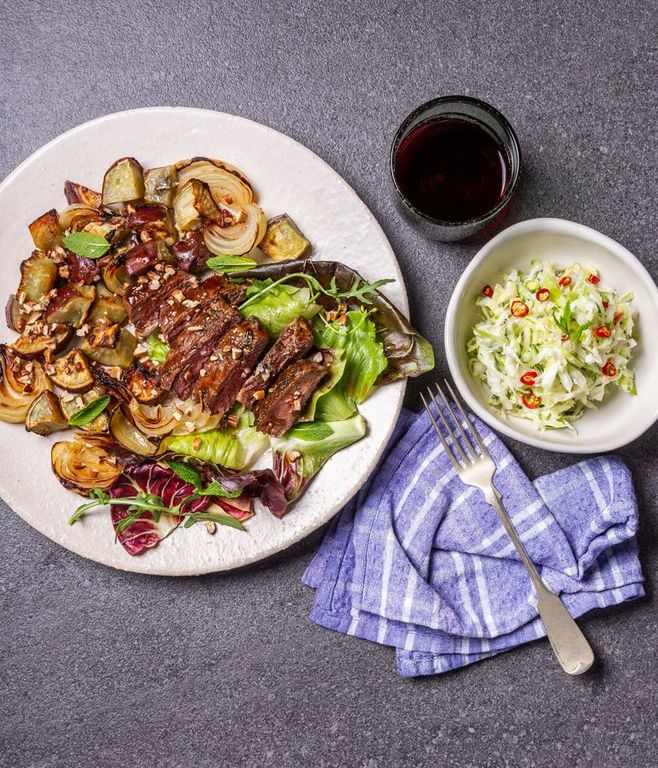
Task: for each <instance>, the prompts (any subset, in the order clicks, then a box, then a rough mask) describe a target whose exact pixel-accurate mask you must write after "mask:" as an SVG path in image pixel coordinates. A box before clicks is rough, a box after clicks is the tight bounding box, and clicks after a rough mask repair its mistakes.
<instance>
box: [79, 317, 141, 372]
mask: <svg viewBox="0 0 658 768" xmlns="http://www.w3.org/2000/svg"><path fill="white" fill-rule="evenodd" d="M114 325H116V324H114ZM108 329H110V330H111V331H112V334H114V329H113V328H112V325H111V324H110V325H108ZM106 333H107V332H106ZM136 346H137V339H136V338H135V337H134V336H133V335H132V333H130V331H127V330H126V329H125V328H121V329H119V332H118V338H117V340H116V342H115V344H114V346H101V345H100V344H96V345H95V346H94V345H93V344H92V343H91V342H90V341H89V340H88V339H84V340H83V341H82V344H80V349H81V350H82V351H83V352H84V353H85V355H86V356H87V357H88V358H90V359H91V360H93V361H94V362H96V363H100V364H101V365H110V366H114V365H116V366H118V367H119V368H127V367H128V366H129V365H130V364H131V363H132V362H133V360H134V357H135V347H136Z"/></svg>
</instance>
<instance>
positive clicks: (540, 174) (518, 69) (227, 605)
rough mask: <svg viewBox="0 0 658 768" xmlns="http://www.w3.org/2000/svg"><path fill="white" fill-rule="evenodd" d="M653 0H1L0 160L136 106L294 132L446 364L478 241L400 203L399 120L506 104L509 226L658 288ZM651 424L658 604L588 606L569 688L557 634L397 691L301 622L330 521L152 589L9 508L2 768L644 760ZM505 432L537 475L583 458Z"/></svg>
mask: <svg viewBox="0 0 658 768" xmlns="http://www.w3.org/2000/svg"><path fill="white" fill-rule="evenodd" d="M657 10H658V8H657V6H656V3H655V2H654V3H644V2H633V3H619V2H612V1H611V0H605V2H593V3H582V2H562V3H560V2H546V1H542V2H533V1H532V0H515V1H514V2H506V3H498V2H489V3H476V2H459V1H458V0H446V1H445V2H440V3H438V2H437V3H434V2H430V0H426V1H425V2H422V3H418V2H407V3H397V2H390V1H389V0H386V1H382V2H362V3H358V4H356V3H347V2H339V0H327V1H326V2H323V3H317V4H311V3H305V2H299V0H293V1H292V2H280V1H279V0H273V1H272V2H268V3H261V2H257V1H256V0H253V2H250V3H242V2H236V3H232V4H229V3H222V4H218V3H211V2H199V1H198V0H192V2H186V3H177V2H170V1H169V0H165V1H164V2H160V3H156V2H154V0H144V2H141V3H139V4H133V3H124V4H115V3H100V2H97V1H96V0H90V1H89V2H86V3H84V4H83V3H77V2H75V0H69V2H67V3H64V2H61V0H51V1H50V2H36V1H33V2H30V1H27V2H26V1H22V0H18V1H17V2H14V3H11V4H9V3H3V4H2V7H1V9H0V27H1V29H2V33H3V44H2V46H1V47H0V64H1V70H0V72H1V75H2V77H1V79H0V94H1V96H2V111H1V114H0V128H1V131H0V174H1V175H3V176H4V175H5V174H6V173H8V172H9V171H10V170H12V169H13V168H14V167H15V166H16V165H17V164H18V163H19V162H20V161H22V160H23V159H24V158H25V157H27V156H28V155H29V154H30V153H31V152H33V151H34V150H36V149H37V148H38V147H39V146H41V145H42V144H43V143H45V142H46V141H48V140H50V139H51V138H53V137H55V136H56V135H57V134H59V133H61V132H62V131H64V130H67V129H68V128H71V127H73V126H75V125H76V124H78V123H81V122H83V121H85V120H88V119H90V118H94V117H97V116H100V115H102V114H105V113H108V112H113V111H116V110H121V109H126V108H131V107H139V106H145V105H161V104H174V105H190V106H196V107H207V108H211V109H218V110H223V111H227V112H233V113H236V114H240V115H244V116H246V117H248V118H251V119H253V120H258V121H261V122H263V123H265V124H267V125H270V126H272V127H274V128H276V129H278V130H280V131H284V132H286V133H288V134H290V135H291V136H293V137H294V138H295V139H297V140H299V141H301V142H302V143H304V144H306V145H307V146H309V147H310V148H311V149H313V150H314V151H315V152H317V153H318V154H319V155H320V156H321V157H323V158H324V159H325V160H327V161H328V162H329V163H330V164H331V165H332V166H333V167H334V168H335V169H336V170H337V171H338V172H339V173H341V174H342V175H343V176H344V177H345V178H346V179H347V180H348V182H349V183H350V184H352V185H353V186H354V188H355V189H356V190H357V192H358V193H359V194H360V195H361V196H362V198H363V199H364V200H365V201H366V203H367V204H368V205H369V206H370V207H371V209H372V211H373V213H374V214H375V215H376V216H377V218H378V219H379V221H380V222H381V224H382V226H383V227H384V229H385V231H386V233H387V234H388V236H389V237H390V239H391V242H392V244H393V246H394V248H395V250H396V252H397V254H398V258H399V260H400V263H401V265H402V269H403V272H404V274H405V276H406V279H407V286H408V289H409V293H410V298H411V303H412V306H413V316H414V320H415V322H416V323H417V325H418V326H419V327H420V328H421V329H422V331H424V333H425V334H426V335H427V336H428V337H429V338H430V339H432V340H433V341H434V342H435V344H436V351H437V357H438V367H439V370H440V371H445V361H444V357H443V354H442V345H441V336H442V326H443V319H444V311H445V307H446V303H447V301H448V297H449V295H450V292H451V288H452V286H453V284H454V283H455V280H456V279H457V277H458V275H459V273H460V271H461V270H462V268H463V266H464V265H465V264H466V262H467V260H468V258H469V256H471V255H472V254H473V253H474V251H475V249H476V246H474V245H437V244H432V243H429V242H426V241H425V240H423V239H421V238H420V237H419V236H418V235H417V234H416V232H415V231H414V230H413V228H412V227H411V226H410V225H408V224H407V223H405V222H403V221H402V220H401V219H400V218H399V216H398V214H397V213H396V212H395V210H394V206H393V201H392V198H391V194H390V191H389V188H388V184H387V153H388V147H389V142H390V140H391V138H392V135H393V133H394V131H395V128H396V127H397V125H398V124H399V122H400V121H401V120H402V118H403V117H404V116H405V114H406V113H407V112H408V111H409V110H410V109H411V108H412V107H414V106H415V105H417V104H418V103H420V102H422V101H424V100H426V99H428V98H431V97H433V96H435V95H439V94H445V93H468V94H473V95H477V96H480V97H482V98H484V99H487V100H490V101H491V102H493V103H494V104H496V105H497V106H498V107H499V108H500V109H501V110H502V111H503V112H504V113H505V114H506V115H507V116H508V117H509V118H510V120H511V121H512V123H513V124H514V126H515V127H516V129H517V131H518V134H519V137H520V140H521V143H522V146H523V151H524V163H525V164H524V171H523V179H522V183H521V187H520V190H519V195H518V199H517V204H516V207H515V209H514V210H513V212H512V215H511V220H512V221H514V220H521V219H524V218H529V217H534V216H540V215H553V216H563V217H565V218H570V219H573V220H575V221H580V222H583V223H585V224H588V225H590V226H593V227H595V228H597V229H600V230H602V231H603V232H605V233H607V234H608V235H611V236H612V237H613V238H616V239H617V240H619V241H621V242H622V243H624V244H625V245H626V246H627V247H628V248H629V249H630V250H631V251H632V252H633V253H635V254H636V255H637V256H638V257H639V258H640V259H641V260H642V261H643V263H644V264H645V265H646V266H647V267H648V268H649V270H650V271H651V272H652V274H653V275H654V277H656V276H658V259H657V257H656V234H657V224H658V217H657V214H656V193H657V187H656V168H655V165H656V145H657V143H658V131H657V128H656V126H657V125H658V110H657V108H656V95H657V94H656V83H657V82H658V72H657V67H656V20H657V18H656V17H657ZM0 216H1V212H0ZM2 256H3V255H2V254H0V258H2ZM648 343H654V342H652V339H651V335H650V334H649V335H648ZM656 346H657V347H658V345H656ZM417 392H418V388H417V386H414V385H412V386H411V387H410V388H409V395H408V404H409V405H411V406H417V405H418V400H417ZM656 436H657V432H656V430H655V429H654V430H652V431H651V432H650V433H649V434H647V435H645V436H644V437H643V438H641V439H640V440H638V441H637V442H636V443H635V444H633V445H631V446H629V447H628V448H626V449H624V450H623V451H621V454H622V455H623V457H624V458H625V459H626V460H627V461H628V463H629V465H630V466H631V468H632V470H633V473H634V476H635V480H636V483H637V491H638V496H639V500H640V505H641V515H642V528H641V533H640V547H641V557H642V563H643V567H644V570H645V574H646V577H647V587H648V591H649V597H648V599H646V600H644V601H641V602H638V603H636V604H634V605H629V606H626V607H623V608H618V609H616V610H611V611H608V612H606V613H605V614H595V615H591V616H590V617H589V618H587V619H586V620H585V621H584V622H583V624H584V626H585V629H586V631H587V634H588V636H589V637H590V638H591V640H592V643H593V644H594V646H595V647H596V651H597V653H598V655H599V657H600V660H601V661H600V663H599V664H598V666H597V668H596V670H595V671H594V672H593V673H591V674H589V675H588V676H586V677H585V678H584V679H575V680H573V679H570V678H568V677H566V676H565V675H563V674H562V672H561V671H560V670H559V668H558V667H557V665H556V664H555V663H554V662H553V660H552V658H551V654H550V651H549V648H548V646H547V644H546V643H545V642H540V643H537V644H534V645H532V646H529V647H525V648H523V649H520V650H517V651H515V652H513V653H509V654H506V655H504V656H501V657H498V658H496V659H493V660H490V661H486V662H484V663H483V664H480V665H477V666H473V667H470V668H468V669H465V670H463V671H460V672H457V673H453V674H450V675H448V676H445V677H442V678H429V679H423V680H418V681H408V680H407V681H404V680H400V679H398V678H397V677H396V676H395V674H394V670H393V654H392V652H391V651H390V650H389V649H386V648H381V647H378V646H376V645H373V644H369V643H365V642H362V641H358V640H354V639H350V638H345V637H342V636H339V635H336V634H332V633H330V632H328V631H326V630H323V629H319V628H317V627H316V626H314V625H313V624H311V623H310V622H309V621H308V619H307V613H308V609H309V606H310V603H311V594H310V593H309V591H307V590H306V589H305V588H304V587H302V585H301V584H300V577H301V574H302V572H303V570H304V567H305V566H306V564H307V563H308V561H309V560H310V558H311V556H312V553H313V551H314V549H315V547H316V546H317V541H318V537H317V536H315V537H313V538H312V539H311V540H309V541H307V542H304V543H303V544H301V545H299V546H297V547H296V548H294V549H293V551H291V552H289V553H286V554H285V555H282V556H279V557H277V558H275V560H274V561H271V562H269V563H267V564H264V565H262V566H260V567H253V568H249V569H247V570H244V571H242V572H240V573H235V574H230V575H223V576H222V575H218V576H211V577H205V578H197V579H181V580H173V579H165V578H146V577H142V576H136V575H131V574H126V573H120V572H115V571H112V570H109V569H107V568H104V567H102V566H99V565H96V564H94V563H91V562H87V561H84V560H82V559H80V558H78V557H77V556H75V555H73V554H70V553H68V552H66V551H65V550H63V549H61V548H59V547H58V546H56V545H55V544H53V543H51V542H50V541H48V540H46V539H45V538H44V537H42V536H41V535H40V534H38V533H36V532H35V531H33V530H32V529H30V528H29V527H28V526H27V525H26V524H25V523H24V522H22V521H21V520H20V519H18V517H16V516H15V515H14V514H12V513H11V511H10V510H9V509H7V507H6V506H3V507H2V510H1V512H0V654H1V656H0V702H1V706H0V765H2V766H3V767H4V768H14V767H18V766H20V767H21V768H22V767H27V766H31V767H32V768H55V767H57V768H59V767H60V766H65V767H66V768H77V767H78V766H80V767H81V768H90V767H91V766H99V767H100V766H102V767H105V766H139V767H140V768H141V767H142V766H157V767H159V768H160V767H161V768H179V767H187V766H195V767H196V768H211V767H213V768H214V767H215V766H325V767H326V768H328V767H329V766H350V767H351V766H354V767H355V768H385V767H386V766H403V765H404V766H442V767H446V768H450V767H452V766H460V767H463V768H466V767H467V766H477V767H478V768H485V767H487V766H512V767H513V768H525V767H526V766H541V767H542V768H548V767H549V766H550V767H556V768H557V767H559V766H565V767H566V766H569V768H573V767H574V766H597V768H604V767H608V766H609V767H611V768H612V766H632V767H633V768H644V767H645V766H654V765H656V749H657V748H658V725H657V718H658V693H657V690H658V664H657V663H656V650H657V642H656V637H658V614H657V611H656V606H655V602H654V600H653V598H652V593H653V592H654V591H655V585H656V578H657V576H658V554H657V545H656V538H657V530H658V520H657V514H658V509H657V507H658V505H657V504H656V495H657V494H658V460H657V451H656ZM511 447H512V450H513V451H514V452H515V454H516V455H517V457H519V458H520V460H521V462H522V463H523V465H524V466H525V467H526V468H527V470H528V472H529V473H530V474H531V475H533V476H534V475H537V474H539V473H542V472H545V471H549V470H552V469H556V468H558V467H562V466H565V465H566V464H568V463H569V462H570V461H572V459H571V458H569V457H568V456H561V455H554V454H548V453H543V452H542V451H539V450H531V449H529V448H525V447H523V446H521V445H518V444H514V445H512V446H511ZM0 471H1V470H0Z"/></svg>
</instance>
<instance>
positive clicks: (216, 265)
mask: <svg viewBox="0 0 658 768" xmlns="http://www.w3.org/2000/svg"><path fill="white" fill-rule="evenodd" d="M256 265H257V262H255V261H254V260H253V259H250V258H248V257H246V256H231V255H230V254H228V253H223V254H221V255H220V256H212V257H211V258H210V259H208V260H207V261H206V266H207V267H208V269H212V270H213V271H214V272H219V273H223V274H230V273H231V272H244V271H246V270H248V269H253V268H254V267H255V266H256Z"/></svg>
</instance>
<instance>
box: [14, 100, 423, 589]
mask: <svg viewBox="0 0 658 768" xmlns="http://www.w3.org/2000/svg"><path fill="white" fill-rule="evenodd" d="M165 113H177V114H181V113H187V114H190V115H193V114H201V115H204V116H210V117H213V118H216V117H220V118H223V119H228V120H231V121H236V122H239V123H248V124H250V125H251V126H253V127H255V128H256V129H257V130H260V131H263V132H264V133H266V134H274V135H275V136H277V137H278V138H279V139H283V140H285V141H287V142H290V143H292V144H294V145H296V147H297V148H298V149H300V150H302V152H303V153H304V154H306V155H307V156H308V157H310V158H312V160H313V161H314V162H320V163H321V164H322V165H324V166H325V168H326V169H327V170H328V171H330V172H331V174H332V175H333V176H334V177H335V178H336V179H337V181H338V183H339V184H341V185H342V186H343V189H344V190H345V191H346V192H347V193H348V194H349V193H351V194H352V195H353V197H354V199H355V200H356V201H357V202H358V204H359V205H360V206H361V209H362V210H363V211H364V212H365V214H366V215H367V216H368V217H369V219H370V220H371V222H372V225H373V227H374V228H375V231H376V232H377V233H378V234H379V236H380V238H381V241H382V245H383V246H385V247H386V248H387V249H388V252H389V254H390V255H391V257H392V261H393V264H394V266H395V273H396V274H395V278H396V281H397V282H398V284H399V286H400V290H401V298H402V302H401V304H402V306H399V309H400V310H401V311H402V312H403V313H404V314H405V315H406V316H407V317H408V316H409V296H408V293H407V287H406V283H405V280H404V276H403V274H402V270H401V268H400V263H399V261H398V258H397V256H396V254H395V251H394V250H393V247H392V245H391V243H390V241H389V239H388V237H387V235H386V233H385V232H384V230H383V228H382V226H381V224H380V223H379V221H378V220H377V218H376V216H375V215H374V213H373V212H372V211H371V210H370V208H369V207H368V206H367V205H366V203H365V202H364V201H363V200H362V199H361V197H360V196H359V194H358V193H357V192H356V191H355V190H354V188H353V187H352V186H351V185H350V184H349V182H348V181H347V180H346V179H345V178H343V176H342V175H341V174H340V173H339V172H338V171H337V170H335V169H334V168H333V167H332V166H331V165H330V164H329V163H328V162H327V161H326V160H324V159H323V158H322V157H320V155H318V154H317V153H316V152H314V151H313V150H312V149H310V148H309V147H307V146H306V145H304V144H302V143H301V142H300V141H298V140H297V139H294V138H292V137H291V136H289V135H288V134H285V133H283V132H282V131H279V130H277V129H276V128H272V127H271V126H269V125H266V124H264V123H261V122H258V121H256V120H251V119H250V118H247V117H242V116H241V115H235V114H233V113H230V112H221V111H218V110H213V109H204V108H200V107H185V106H166V105H165V106H152V107H138V108H135V109H126V110H119V111H117V112H110V113H108V114H105V115H100V116H98V117H95V118H92V119H91V120H87V121H85V122H83V123H80V124H78V125H75V126H73V127H72V128H69V129H68V130H66V131H64V132H62V133H60V134H58V135H57V136H55V137H53V138H52V139H50V140H49V141H47V142H46V143H45V144H43V145H41V146H40V147H39V148H38V149H36V150H35V151H34V152H32V153H31V154H30V155H29V156H28V157H27V158H25V159H24V160H23V161H22V162H21V163H19V165H17V166H16V167H15V168H14V169H13V170H12V171H11V172H10V173H9V174H7V176H5V177H4V179H2V181H0V194H2V193H3V192H4V191H5V189H6V188H7V187H9V186H10V185H11V183H12V182H13V181H14V179H15V178H16V177H17V176H18V175H19V174H20V173H21V172H22V170H23V169H24V168H26V167H28V166H30V165H32V164H33V163H35V162H38V161H39V159H40V158H41V157H42V156H43V155H44V154H45V153H46V152H48V150H50V149H51V148H53V147H54V146H56V145H57V144H58V143H60V142H62V141H65V140H66V139H68V138H70V137H71V136H74V135H75V134H76V133H78V132H79V131H82V130H85V129H88V128H91V127H93V126H95V125H99V124H101V123H104V122H107V121H111V120H113V119H120V118H124V117H139V116H140V115H145V114H149V115H153V114H165ZM386 386H387V387H395V389H396V390H397V398H396V402H395V407H394V414H393V418H392V419H391V421H390V425H389V427H388V429H387V430H386V432H385V434H384V435H383V437H382V439H381V442H380V444H379V446H378V447H377V449H376V451H375V452H374V454H373V457H372V459H371V460H370V462H369V464H368V466H367V467H366V468H365V469H364V470H363V473H362V475H361V479H360V480H359V482H357V483H355V487H354V489H353V491H352V493H351V494H350V495H349V497H347V498H345V497H343V498H342V499H341V500H340V501H339V502H337V503H333V504H330V505H328V507H327V510H326V511H325V512H324V514H322V515H321V517H320V518H319V519H318V521H317V524H316V525H315V526H314V527H313V528H312V529H310V530H306V529H303V528H302V529H300V531H299V532H298V533H296V534H295V535H294V536H293V537H292V538H291V539H290V540H289V541H287V542H286V544H285V546H279V545H274V546H270V547H267V548H266V549H263V550H261V551H260V552H259V553H258V554H253V555H251V556H242V557H241V559H240V562H237V563H235V564H231V565H228V566H223V567H215V566H209V567H204V566H200V567H191V568H181V569H176V570H174V571H172V570H171V569H167V568H166V567H165V568H161V567H158V566H156V567H152V568H147V569H145V568H134V567H130V565H131V564H132V561H127V562H125V563H122V562H110V560H109V559H107V558H106V557H105V556H104V553H105V552H109V551H110V550H109V548H108V549H103V554H99V555H95V556H94V557H90V556H89V555H88V554H87V553H84V552H82V551H80V549H79V548H78V547H77V545H76V542H67V543H66V544H65V543H62V542H60V541H57V540H56V539H54V538H52V537H51V536H50V535H48V533H47V532H45V531H44V530H42V529H41V527H39V526H38V525H35V522H34V520H33V519H30V517H29V513H27V514H24V513H23V510H21V509H20V507H21V502H20V499H19V498H18V497H17V496H15V495H14V494H13V493H12V492H11V489H9V490H8V489H5V488H2V489H1V491H2V493H1V495H2V499H3V500H4V502H5V503H6V505H7V506H8V508H9V509H10V510H11V511H12V512H14V513H15V514H16V515H18V516H19V517H20V518H21V519H22V520H24V521H25V522H26V523H27V524H28V525H29V526H30V527H31V528H32V529H34V530H36V531H37V532H38V533H39V534H41V535H42V536H45V537H46V538H47V539H49V540H50V541H52V542H53V543H55V544H57V545H58V546H60V547H62V548H64V549H66V550H68V551H69V552H73V553H74V554H76V555H78V556H79V557H82V558H84V559H85V560H87V561H90V562H94V563H99V564H101V565H104V566H109V567H110V568H114V569H116V570H120V571H124V572H129V573H138V574H142V575H146V576H169V577H181V576H201V575H206V574H212V573H227V572H229V571H232V570H235V569H237V568H244V567H248V566H251V565H253V564H255V563H259V562H262V561H265V560H267V559H268V558H270V557H272V556H274V555H276V554H279V553H283V552H286V551H287V550H289V549H290V548H291V547H292V546H294V545H295V544H297V543H299V542H300V541H302V540H303V539H305V538H307V537H308V536H310V535H312V534H313V533H314V532H315V531H317V530H319V529H320V528H322V527H323V526H324V525H326V524H327V523H328V522H329V521H330V520H331V519H332V518H333V517H334V516H335V515H336V514H337V513H338V512H339V511H340V510H341V509H342V508H343V507H344V506H346V505H347V504H349V502H350V501H351V500H352V499H353V498H354V496H355V495H356V494H357V493H358V492H359V489H360V487H361V486H362V485H363V483H364V482H366V480H367V479H368V477H369V476H370V475H371V473H372V472H373V470H374V469H375V468H376V467H377V465H378V464H379V462H380V460H381V458H382V455H383V454H384V451H385V449H386V447H387V445H388V444H389V442H390V438H391V435H392V434H393V431H394V430H395V427H396V425H397V423H398V420H399V416H400V412H401V410H402V405H403V400H404V396H405V392H406V388H407V379H406V378H405V379H403V380H401V381H397V382H393V383H392V384H388V385H386ZM14 426H16V425H14ZM284 519H285V518H284ZM146 555H148V553H146ZM133 560H134V561H135V562H134V565H139V564H140V563H141V562H144V561H142V559H141V558H133Z"/></svg>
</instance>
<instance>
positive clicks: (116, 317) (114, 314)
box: [87, 291, 128, 325]
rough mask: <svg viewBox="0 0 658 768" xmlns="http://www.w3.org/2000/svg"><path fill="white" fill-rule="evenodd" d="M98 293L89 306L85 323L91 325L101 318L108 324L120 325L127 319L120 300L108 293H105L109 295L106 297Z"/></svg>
mask: <svg viewBox="0 0 658 768" xmlns="http://www.w3.org/2000/svg"><path fill="white" fill-rule="evenodd" d="M98 293H99V295H97V296H96V300H95V301H94V303H93V304H92V305H91V310H90V312H89V315H87V322H88V323H92V324H93V323H96V322H97V321H98V320H100V318H101V317H107V318H108V320H110V322H112V323H119V325H121V323H123V321H124V320H125V319H126V317H128V313H127V312H126V308H125V307H124V306H123V301H121V298H120V297H119V296H117V295H116V294H114V293H110V292H109V291H107V293H108V294H109V295H107V296H105V295H100V291H99V292H98Z"/></svg>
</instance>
